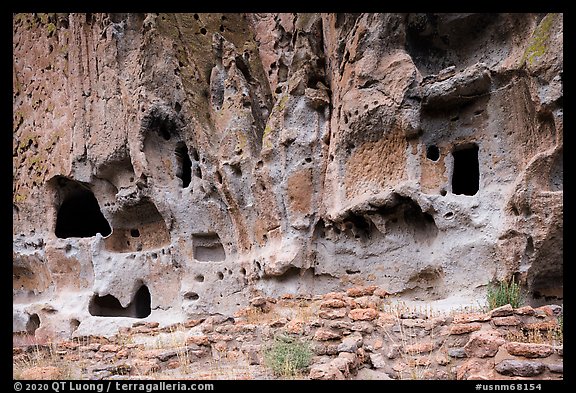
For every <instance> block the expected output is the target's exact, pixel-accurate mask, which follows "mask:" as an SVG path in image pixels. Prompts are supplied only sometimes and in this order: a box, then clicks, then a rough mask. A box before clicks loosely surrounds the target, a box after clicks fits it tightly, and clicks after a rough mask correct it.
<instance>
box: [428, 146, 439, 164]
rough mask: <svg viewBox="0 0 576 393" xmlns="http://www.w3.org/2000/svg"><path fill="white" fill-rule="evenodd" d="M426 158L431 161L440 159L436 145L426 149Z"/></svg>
mask: <svg viewBox="0 0 576 393" xmlns="http://www.w3.org/2000/svg"><path fill="white" fill-rule="evenodd" d="M426 158H427V159H429V160H432V161H438V159H439V158H440V150H439V149H438V146H436V145H430V146H428V147H427V148H426Z"/></svg>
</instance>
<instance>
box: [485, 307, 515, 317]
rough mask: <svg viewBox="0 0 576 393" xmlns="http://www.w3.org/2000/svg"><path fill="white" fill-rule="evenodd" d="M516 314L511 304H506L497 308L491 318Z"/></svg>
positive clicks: (492, 312)
mask: <svg viewBox="0 0 576 393" xmlns="http://www.w3.org/2000/svg"><path fill="white" fill-rule="evenodd" d="M512 314H514V309H513V308H512V306H511V305H510V304H506V305H504V306H500V307H497V308H495V309H493V310H492V311H490V316H491V317H507V316H509V315H512Z"/></svg>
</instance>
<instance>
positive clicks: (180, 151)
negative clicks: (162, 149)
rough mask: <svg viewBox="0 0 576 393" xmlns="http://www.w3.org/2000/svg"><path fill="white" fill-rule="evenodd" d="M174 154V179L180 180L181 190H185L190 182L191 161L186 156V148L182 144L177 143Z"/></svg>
mask: <svg viewBox="0 0 576 393" xmlns="http://www.w3.org/2000/svg"><path fill="white" fill-rule="evenodd" d="M174 153H175V154H176V163H177V165H178V166H177V168H176V177H178V178H179V179H180V180H182V188H186V187H188V186H189V185H190V181H191V180H192V160H190V156H189V155H188V147H186V144H185V143H184V142H178V143H177V144H176V149H175V150H174Z"/></svg>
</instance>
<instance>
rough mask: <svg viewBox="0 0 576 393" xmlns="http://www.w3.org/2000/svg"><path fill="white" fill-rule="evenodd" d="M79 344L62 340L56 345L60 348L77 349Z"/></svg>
mask: <svg viewBox="0 0 576 393" xmlns="http://www.w3.org/2000/svg"><path fill="white" fill-rule="evenodd" d="M79 346H80V344H79V343H75V342H72V341H64V342H61V343H59V344H58V347H60V348H62V349H72V350H74V349H78V347H79Z"/></svg>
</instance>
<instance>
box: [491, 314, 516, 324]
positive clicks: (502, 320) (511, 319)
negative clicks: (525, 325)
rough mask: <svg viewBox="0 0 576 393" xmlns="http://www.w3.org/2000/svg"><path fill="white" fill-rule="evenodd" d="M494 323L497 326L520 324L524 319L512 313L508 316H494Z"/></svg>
mask: <svg viewBox="0 0 576 393" xmlns="http://www.w3.org/2000/svg"><path fill="white" fill-rule="evenodd" d="M492 323H493V324H494V325H495V326H518V325H520V324H521V323H522V320H521V319H520V318H519V317H517V316H516V315H510V316H508V317H494V318H492Z"/></svg>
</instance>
